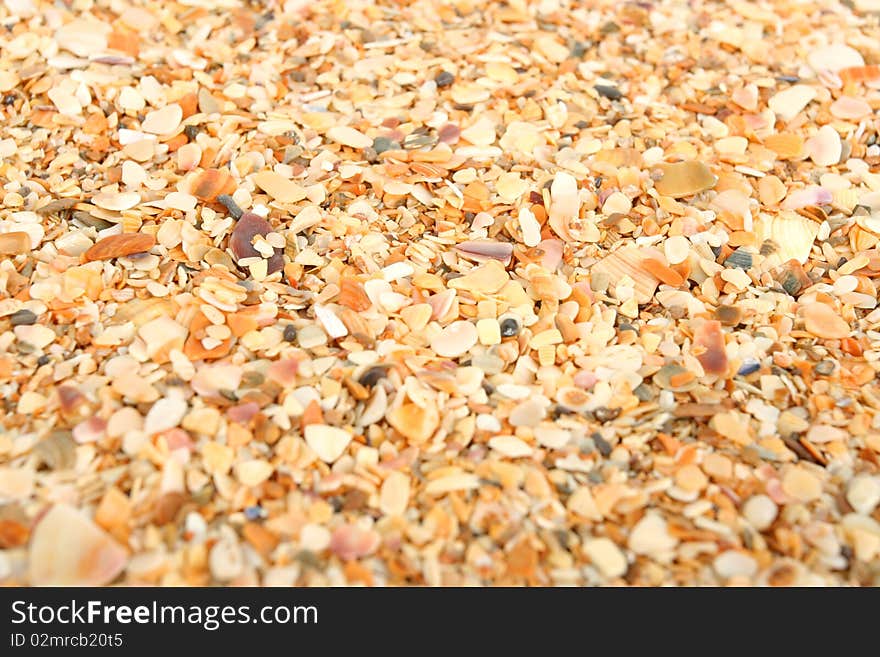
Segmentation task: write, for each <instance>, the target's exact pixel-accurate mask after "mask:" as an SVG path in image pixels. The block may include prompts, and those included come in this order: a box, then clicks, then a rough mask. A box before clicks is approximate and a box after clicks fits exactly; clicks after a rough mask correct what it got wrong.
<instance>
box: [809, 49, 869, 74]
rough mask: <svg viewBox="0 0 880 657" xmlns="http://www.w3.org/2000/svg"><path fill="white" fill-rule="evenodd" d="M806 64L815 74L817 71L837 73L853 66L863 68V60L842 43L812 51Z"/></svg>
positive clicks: (855, 51)
mask: <svg viewBox="0 0 880 657" xmlns="http://www.w3.org/2000/svg"><path fill="white" fill-rule="evenodd" d="M807 63H808V64H809V65H810V68H811V69H813V70H814V71H815V72H816V73H818V72H819V71H833V72H834V73H836V72H837V71H839V70H841V69H844V68H850V67H853V66H864V65H865V60H864V59H863V58H862V55H861V54H860V53H859V51H858V50H856V49H855V48H850V47H849V46H847V45H845V44H843V43H834V44H831V45H829V46H825V47H823V48H816V49H815V50H812V51H811V52H810V54H809V55H808V56H807Z"/></svg>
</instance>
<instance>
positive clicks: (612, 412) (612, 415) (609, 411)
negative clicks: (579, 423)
mask: <svg viewBox="0 0 880 657" xmlns="http://www.w3.org/2000/svg"><path fill="white" fill-rule="evenodd" d="M618 415H620V409H619V408H606V407H605V406H600V407H599V408H597V409H596V410H595V411H593V416H594V417H595V418H596V419H597V420H599V422H611V421H612V420H614V419H616V418H617V416H618Z"/></svg>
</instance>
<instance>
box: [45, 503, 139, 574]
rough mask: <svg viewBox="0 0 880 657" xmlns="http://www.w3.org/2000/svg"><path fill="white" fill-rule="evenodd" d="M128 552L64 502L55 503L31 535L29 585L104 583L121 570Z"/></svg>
mask: <svg viewBox="0 0 880 657" xmlns="http://www.w3.org/2000/svg"><path fill="white" fill-rule="evenodd" d="M127 560H128V553H127V552H126V550H125V549H124V548H123V547H122V546H120V545H119V544H118V543H117V542H116V541H114V540H113V539H112V538H111V537H110V535H109V534H107V533H106V532H105V531H104V530H103V529H101V528H99V527H98V526H97V525H96V524H95V523H93V522H92V521H91V520H89V519H88V518H86V517H85V516H84V515H82V514H81V513H80V512H79V511H77V510H76V509H74V508H73V507H71V506H69V505H67V504H56V505H55V506H53V507H52V508H51V509H50V510H49V512H48V513H46V515H44V516H43V517H42V518H41V519H40V521H39V522H38V523H37V526H36V527H35V528H34V531H33V534H32V536H31V542H30V548H29V550H28V574H29V578H30V584H31V585H32V586H103V585H105V584H109V583H110V582H111V581H113V579H114V578H115V577H116V576H117V575H118V574H119V573H121V572H122V570H123V569H124V568H125V564H126V561H127Z"/></svg>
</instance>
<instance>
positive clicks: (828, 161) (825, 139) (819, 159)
mask: <svg viewBox="0 0 880 657" xmlns="http://www.w3.org/2000/svg"><path fill="white" fill-rule="evenodd" d="M807 151H808V152H809V154H810V159H811V160H813V162H814V163H815V164H816V165H817V166H820V167H830V166H831V165H833V164H837V163H838V162H839V161H840V157H841V155H842V153H843V144H842V143H841V141H840V135H839V134H837V130H835V129H834V127H833V126H831V125H823V126H822V127H821V128H819V131H818V132H817V133H816V134H815V135H814V136H813V137H811V138H810V139H808V140H807Z"/></svg>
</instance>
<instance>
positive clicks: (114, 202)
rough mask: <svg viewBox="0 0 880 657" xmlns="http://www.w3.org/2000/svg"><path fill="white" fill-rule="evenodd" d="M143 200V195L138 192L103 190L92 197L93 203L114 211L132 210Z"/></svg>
mask: <svg viewBox="0 0 880 657" xmlns="http://www.w3.org/2000/svg"><path fill="white" fill-rule="evenodd" d="M140 202H141V196H140V194H138V193H137V192H119V193H116V194H114V193H111V192H101V193H100V194H95V195H94V196H93V197H92V203H94V204H95V205H97V206H98V207H99V208H103V209H104V210H112V211H113V212H122V211H123V210H130V209H131V208H133V207H134V206H136V205H137V204H138V203H140Z"/></svg>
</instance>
